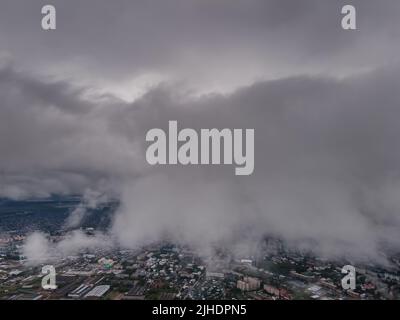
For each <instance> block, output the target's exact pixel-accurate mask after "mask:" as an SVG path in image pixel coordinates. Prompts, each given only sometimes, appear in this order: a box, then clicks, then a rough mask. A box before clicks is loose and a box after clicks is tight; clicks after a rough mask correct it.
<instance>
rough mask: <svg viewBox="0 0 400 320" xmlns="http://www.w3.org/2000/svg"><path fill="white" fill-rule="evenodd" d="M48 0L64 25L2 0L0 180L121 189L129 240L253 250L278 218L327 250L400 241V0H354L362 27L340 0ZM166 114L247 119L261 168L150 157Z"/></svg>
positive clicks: (372, 253) (5, 190)
mask: <svg viewBox="0 0 400 320" xmlns="http://www.w3.org/2000/svg"><path fill="white" fill-rule="evenodd" d="M52 3H53V4H54V5H55V6H56V8H57V30H56V31H54V32H53V31H50V32H44V31H42V30H41V29H40V19H41V14H40V8H41V6H42V5H44V4H47V2H46V3H44V2H43V1H36V0H32V1H21V0H13V1H8V0H7V1H3V2H2V3H1V5H0V6H1V10H0V66H1V68H0V155H1V157H0V195H1V196H7V197H13V198H24V197H29V196H47V195H49V194H51V193H85V190H86V193H87V192H88V191H87V190H94V192H98V193H99V194H106V195H107V196H111V197H118V198H119V199H120V200H121V208H120V210H119V211H118V212H117V213H116V216H115V221H114V224H113V227H112V229H111V230H110V235H112V236H114V237H115V239H117V240H116V241H117V242H118V243H120V244H122V245H126V246H136V245H140V244H142V243H144V242H147V241H153V240H157V239H160V238H163V237H172V238H173V239H175V240H176V241H181V242H184V243H188V244H190V245H192V246H194V247H196V248H198V249H199V250H200V251H201V252H205V253H211V252H212V250H213V247H214V245H228V246H229V247H230V248H231V249H232V250H233V251H237V252H243V249H244V248H249V247H251V246H252V245H253V244H254V243H257V241H258V240H259V239H260V238H261V237H262V236H264V235H265V234H273V235H278V236H281V237H283V238H284V239H285V240H286V241H288V242H290V243H296V245H297V246H302V247H303V246H304V247H311V248H312V249H314V250H317V251H318V252H319V253H321V254H326V255H328V256H331V257H332V256H341V255H346V256H350V257H352V258H373V259H376V260H379V259H381V255H382V254H383V253H384V252H385V250H383V249H384V248H386V249H388V248H394V249H397V250H398V248H399V245H400V243H399V241H400V240H399V238H398V236H397V235H398V231H399V227H400V218H399V214H398V212H400V210H399V209H400V203H399V201H398V199H400V197H399V193H400V179H399V170H400V168H399V163H400V161H399V160H400V159H399V158H400V152H399V148H398V147H397V140H398V138H397V137H398V136H399V133H400V132H399V131H400V126H399V125H398V121H397V119H399V116H400V114H399V112H400V109H399V107H398V106H399V103H400V94H399V90H398V84H399V82H400V69H399V63H398V52H399V43H400V42H399V36H400V34H399V31H398V30H400V28H399V20H398V16H399V14H400V3H399V2H398V1H394V0H393V1H390V0H385V1H379V2H378V1H351V3H352V4H353V5H355V6H356V8H357V21H358V30H357V31H344V30H342V29H341V28H340V20H341V14H340V9H341V7H342V5H344V4H348V2H347V1H346V2H344V1H319V0H318V1H317V0H305V1H286V0H283V1H278V0H270V1H266V0H260V1H256V0H250V1H247V0H246V1H228V0H226V1H211V0H205V1H204V0H203V1H194V0H168V1H128V0H126V1H123V0H119V1H112V2H111V1H100V0H96V1H95V0H87V1H84V2H82V1H77V0H74V1H58V0H55V1H53V2H52ZM142 76H143V77H144V78H141V77H142ZM160 81H164V82H165V83H162V84H159V82H160ZM132 92H135V94H132ZM204 92H207V93H210V92H211V93H210V94H203V93H204ZM138 93H140V94H138ZM130 94H132V97H136V99H135V100H133V99H132V102H129V103H128V102H126V100H127V99H126V98H127V97H128V98H129V97H130ZM169 120H178V125H179V127H180V128H183V127H191V128H195V129H200V128H213V127H216V128H225V127H227V128H254V129H255V137H256V141H255V156H256V157H255V171H254V174H253V175H252V176H249V177H237V176H234V175H233V173H232V168H230V167H224V166H208V167H207V166H205V167H204V166H202V167H180V166H176V167H161V168H158V167H150V166H149V165H147V164H146V162H145V158H144V155H145V149H146V143H145V134H146V132H147V131H148V130H149V129H152V128H155V127H159V128H163V129H166V128H167V125H168V121H169ZM78 220H79V212H78ZM101 237H103V235H101ZM74 239H75V240H74ZM77 239H78V240H79V241H80V240H82V237H81V236H80V235H79V237H77V238H73V239H72V240H73V241H70V240H66V242H65V243H64V244H65V247H68V252H70V251H71V248H72V247H77V246H78V247H79V245H77V242H79V241H78V240H77ZM83 240H85V239H83ZM83 240H82V241H83ZM83 242H85V243H86V240H85V241H83ZM96 243H97V242H96ZM31 244H32V246H31V248H32V250H31V251H32V252H33V255H35V252H38V248H39V252H40V251H41V250H40V247H44V251H48V250H47V249H48V248H46V246H47V245H48V244H46V241H45V239H44V238H43V237H42V236H40V235H35V236H34V238H33V240H32V242H31ZM90 245H94V244H93V243H90ZM28 248H29V243H28Z"/></svg>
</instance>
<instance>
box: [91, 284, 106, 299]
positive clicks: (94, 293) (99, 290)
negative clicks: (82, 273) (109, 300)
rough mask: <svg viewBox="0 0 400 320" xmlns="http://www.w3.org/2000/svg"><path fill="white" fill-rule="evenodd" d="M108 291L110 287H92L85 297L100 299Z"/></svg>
mask: <svg viewBox="0 0 400 320" xmlns="http://www.w3.org/2000/svg"><path fill="white" fill-rule="evenodd" d="M108 290H110V286H109V285H100V286H97V287H94V288H93V289H92V290H90V291H89V292H88V293H87V294H86V295H85V297H86V298H88V297H96V298H100V297H102V296H103V295H104V294H105V293H106V292H107V291H108Z"/></svg>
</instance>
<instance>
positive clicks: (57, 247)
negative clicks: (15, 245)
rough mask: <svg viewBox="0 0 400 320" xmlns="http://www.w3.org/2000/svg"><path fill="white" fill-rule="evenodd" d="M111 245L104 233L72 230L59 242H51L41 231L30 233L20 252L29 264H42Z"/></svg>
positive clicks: (110, 240)
mask: <svg viewBox="0 0 400 320" xmlns="http://www.w3.org/2000/svg"><path fill="white" fill-rule="evenodd" d="M112 246H113V240H112V239H111V238H110V237H109V236H108V235H105V234H102V233H96V234H95V235H93V236H92V235H90V236H89V235H86V234H85V233H83V232H82V231H81V230H74V231H72V232H70V233H68V235H67V236H66V237H65V238H64V239H62V240H61V241H59V242H56V243H55V242H51V241H50V240H49V239H48V237H47V235H46V234H44V233H42V232H38V231H37V232H34V233H32V234H30V235H29V236H28V237H27V239H26V243H25V245H24V246H23V248H22V254H23V255H24V256H25V257H26V259H27V263H28V264H31V265H36V264H43V263H46V262H51V261H55V260H58V259H63V258H66V257H67V256H68V255H74V254H77V253H79V252H81V251H85V250H94V249H98V248H101V249H107V248H111V247H112Z"/></svg>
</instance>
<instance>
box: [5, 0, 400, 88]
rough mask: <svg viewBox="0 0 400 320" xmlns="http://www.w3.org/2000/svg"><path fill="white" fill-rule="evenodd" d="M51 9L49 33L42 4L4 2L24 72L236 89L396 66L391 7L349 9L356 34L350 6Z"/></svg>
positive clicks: (257, 1) (255, 2) (138, 4)
mask: <svg viewBox="0 0 400 320" xmlns="http://www.w3.org/2000/svg"><path fill="white" fill-rule="evenodd" d="M52 3H53V4H54V5H55V6H56V8H57V9H58V27H57V30H56V31H55V32H43V31H42V30H41V29H40V18H41V15H40V8H41V6H42V5H43V4H44V2H43V1H37V0H34V1H21V0H17V1H15V0H13V1H3V2H2V7H4V9H3V10H1V11H0V30H1V31H0V35H1V38H2V44H3V45H2V50H4V51H6V52H8V53H9V55H11V56H12V57H14V58H15V59H16V60H17V62H18V64H20V65H23V66H25V67H27V68H31V69H34V70H35V71H39V70H40V71H42V72H50V73H52V74H56V75H58V76H60V77H62V76H71V77H75V78H77V79H80V78H85V79H86V78H88V79H89V80H88V81H90V80H92V81H93V80H94V79H96V78H97V77H99V78H100V79H103V80H104V81H121V82H123V81H127V79H129V78H131V77H134V76H137V75H140V74H146V73H152V72H155V73H160V74H163V75H166V76H167V77H173V78H178V79H185V80H186V81H187V82H188V83H189V84H192V85H193V86H201V87H206V88H208V87H210V88H214V87H215V88H219V87H224V88H230V87H232V86H234V87H236V86H237V85H243V84H248V83H249V82H250V81H254V80H255V79H260V78H261V79H274V78H277V77H281V76H290V75H292V74H299V73H320V72H323V73H326V72H328V73H330V74H340V75H342V74H349V73H351V72H353V71H357V70H363V69H365V68H371V67H376V66H379V65H382V64H385V63H389V62H390V61H392V60H397V59H398V55H397V52H398V51H399V40H400V39H399V33H398V30H399V29H400V28H399V22H398V19H397V17H398V16H399V14H400V4H399V2H398V1H395V0H393V1H392V0H385V1H357V0H355V1H352V2H351V3H352V4H354V5H355V6H356V8H357V10H358V11H357V12H358V16H357V19H358V26H359V29H358V30H357V31H356V32H345V31H344V30H342V29H341V27H340V21H341V17H342V15H341V13H340V10H341V7H342V6H343V5H344V4H348V3H347V2H346V1H318V0H305V1H301V2H300V1H289V0H283V1H278V0H269V1H266V0H250V1H240V0H239V1H228V0H223V1H212V0H206V1H199V0H167V1H127V0H119V1H113V2H110V1H101V0H89V1H84V2H82V1H76V0H74V1H57V0H56V1H53V2H52ZM18 17H20V18H18ZM238 72H239V73H240V74H241V76H240V77H238V76H236V75H237V73H238Z"/></svg>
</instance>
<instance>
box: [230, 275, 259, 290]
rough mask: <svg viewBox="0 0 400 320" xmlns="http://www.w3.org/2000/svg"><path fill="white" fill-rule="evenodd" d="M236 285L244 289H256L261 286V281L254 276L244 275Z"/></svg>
mask: <svg viewBox="0 0 400 320" xmlns="http://www.w3.org/2000/svg"><path fill="white" fill-rule="evenodd" d="M236 286H237V288H238V289H240V290H242V291H254V290H258V289H259V288H260V286H261V281H260V280H259V279H257V278H253V277H244V278H243V280H238V282H237V285H236Z"/></svg>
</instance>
